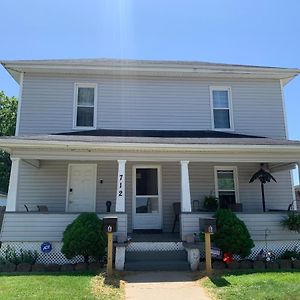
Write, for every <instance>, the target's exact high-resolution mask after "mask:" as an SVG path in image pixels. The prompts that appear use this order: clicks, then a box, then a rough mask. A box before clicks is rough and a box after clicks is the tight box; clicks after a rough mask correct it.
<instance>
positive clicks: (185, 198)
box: [180, 160, 192, 212]
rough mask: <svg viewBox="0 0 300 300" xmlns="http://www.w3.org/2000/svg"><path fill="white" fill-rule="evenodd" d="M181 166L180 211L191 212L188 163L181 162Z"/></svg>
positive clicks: (185, 161)
mask: <svg viewBox="0 0 300 300" xmlns="http://www.w3.org/2000/svg"><path fill="white" fill-rule="evenodd" d="M180 164H181V211H182V212H191V211H192V204H191V192H190V178H189V167H188V164H189V161H187V160H182V161H180Z"/></svg>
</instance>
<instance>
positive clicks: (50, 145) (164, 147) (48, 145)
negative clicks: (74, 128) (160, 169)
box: [0, 141, 300, 154]
mask: <svg viewBox="0 0 300 300" xmlns="http://www.w3.org/2000/svg"><path fill="white" fill-rule="evenodd" d="M0 147H1V148H2V149H5V150H9V151H8V152H11V150H12V149H17V148H22V149H24V148H26V149H37V148H38V149H66V150H73V149H74V150H77V149H78V150H79V149H80V150H118V151H120V150H130V151H167V152H177V151H185V152H221V151H223V152H224V151H227V152H232V151H242V152H257V151H260V152H282V153H287V152H293V153H299V154H300V144H299V145H237V144H235V145H232V144H195V145H191V144H153V143H111V142H107V143H101V144H99V143H94V142H67V143H62V142H61V141H34V143H33V142H28V141H17V142H15V141H11V142H4V141H2V142H1V141H0Z"/></svg>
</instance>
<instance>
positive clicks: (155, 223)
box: [132, 166, 162, 229]
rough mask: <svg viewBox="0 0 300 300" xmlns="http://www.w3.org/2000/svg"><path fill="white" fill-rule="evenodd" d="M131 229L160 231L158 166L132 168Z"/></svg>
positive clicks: (160, 206) (160, 207)
mask: <svg viewBox="0 0 300 300" xmlns="http://www.w3.org/2000/svg"><path fill="white" fill-rule="evenodd" d="M132 216H133V222H132V223H133V229H161V228H162V201H161V169H160V166H134V167H133V214H132Z"/></svg>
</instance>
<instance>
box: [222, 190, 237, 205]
mask: <svg viewBox="0 0 300 300" xmlns="http://www.w3.org/2000/svg"><path fill="white" fill-rule="evenodd" d="M235 203H236V201H235V192H219V205H220V208H228V206H229V204H235Z"/></svg>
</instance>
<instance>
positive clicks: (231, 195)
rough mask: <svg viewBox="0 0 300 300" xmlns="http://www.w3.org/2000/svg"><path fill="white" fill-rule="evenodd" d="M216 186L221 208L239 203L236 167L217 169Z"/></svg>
mask: <svg viewBox="0 0 300 300" xmlns="http://www.w3.org/2000/svg"><path fill="white" fill-rule="evenodd" d="M215 184H216V196H217V197H218V199H219V206H220V208H229V207H230V205H232V204H236V203H239V199H238V180H237V168H236V167H227V166H223V167H215Z"/></svg>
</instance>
